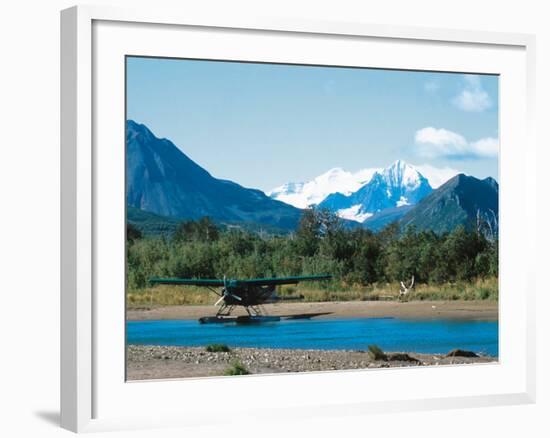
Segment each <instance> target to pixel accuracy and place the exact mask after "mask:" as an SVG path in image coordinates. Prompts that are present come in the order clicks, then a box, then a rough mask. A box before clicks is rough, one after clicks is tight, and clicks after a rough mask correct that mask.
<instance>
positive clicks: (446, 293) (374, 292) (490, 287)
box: [127, 277, 498, 309]
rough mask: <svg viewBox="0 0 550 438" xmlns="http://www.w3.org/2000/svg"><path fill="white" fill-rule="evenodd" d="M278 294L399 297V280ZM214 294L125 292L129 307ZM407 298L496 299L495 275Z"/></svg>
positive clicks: (168, 289)
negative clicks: (397, 281) (396, 281)
mask: <svg viewBox="0 0 550 438" xmlns="http://www.w3.org/2000/svg"><path fill="white" fill-rule="evenodd" d="M279 295H280V296H281V297H285V296H296V295H303V297H304V298H303V300H302V301H304V302H320V301H377V300H395V301H397V300H399V284H397V283H377V284H372V285H369V286H359V285H346V284H340V285H338V284H336V285H331V286H330V287H327V288H324V287H321V286H320V285H319V284H315V283H305V282H304V283H301V284H299V285H298V286H284V287H281V288H280V289H279ZM218 298H219V297H218V296H216V295H214V294H213V293H211V292H209V291H208V289H205V288H199V287H192V286H189V287H181V286H172V285H161V286H156V287H154V288H146V289H136V290H130V291H128V294H127V305H128V308H129V309H141V308H150V307H153V306H172V305H201V304H202V305H209V304H214V303H215V302H216V301H217V300H218ZM407 300H409V301H423V300H433V301H443V300H444V301H454V300H467V301H471V300H488V301H497V300H498V279H497V278H494V277H493V278H486V279H478V280H476V281H473V282H455V283H444V284H418V285H417V286H416V287H415V289H414V290H413V291H412V292H411V293H410V294H409V295H408V296H407Z"/></svg>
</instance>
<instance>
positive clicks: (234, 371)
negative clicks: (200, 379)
mask: <svg viewBox="0 0 550 438" xmlns="http://www.w3.org/2000/svg"><path fill="white" fill-rule="evenodd" d="M223 374H224V375H225V376H244V375H246V374H250V371H248V370H247V369H246V368H245V367H244V365H243V364H242V363H240V362H239V361H235V362H233V363H232V364H231V366H230V367H229V368H227V369H226V370H225V371H224V373H223Z"/></svg>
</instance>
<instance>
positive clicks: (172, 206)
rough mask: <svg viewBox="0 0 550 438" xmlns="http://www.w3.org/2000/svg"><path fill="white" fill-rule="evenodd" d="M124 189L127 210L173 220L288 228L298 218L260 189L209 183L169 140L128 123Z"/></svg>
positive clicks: (211, 179) (218, 181) (214, 180)
mask: <svg viewBox="0 0 550 438" xmlns="http://www.w3.org/2000/svg"><path fill="white" fill-rule="evenodd" d="M126 184H127V185H126V199H127V204H128V205H129V206H131V207H135V208H138V209H140V210H144V211H148V212H151V213H156V214H158V215H162V216H169V217H173V218H179V219H198V218H201V217H204V216H209V217H211V218H212V219H213V220H216V221H218V222H243V223H246V222H254V223H259V224H267V225H273V226H276V227H279V228H283V229H294V228H295V227H296V225H297V223H298V220H299V218H300V215H301V212H300V210H299V209H297V208H295V207H292V206H290V205H288V204H285V203H283V202H280V201H277V200H274V199H271V198H269V197H268V196H266V195H265V194H264V193H263V192H261V191H260V190H255V189H248V188H245V187H242V186H240V185H239V184H236V183H234V182H232V181H226V180H221V179H217V178H214V177H213V176H212V175H210V174H209V173H208V172H207V171H206V170H205V169H203V168H202V167H200V166H199V165H197V164H196V163H195V162H193V161H192V160H191V159H190V158H189V157H187V156H186V155H185V154H184V153H183V152H181V151H180V150H179V149H178V148H177V147H176V146H175V145H174V144H173V143H172V142H171V141H169V140H167V139H159V138H157V137H155V135H154V134H153V133H152V132H151V131H150V130H149V129H148V128H147V127H146V126H145V125H141V124H138V123H135V122H134V121H132V120H128V121H127V124H126Z"/></svg>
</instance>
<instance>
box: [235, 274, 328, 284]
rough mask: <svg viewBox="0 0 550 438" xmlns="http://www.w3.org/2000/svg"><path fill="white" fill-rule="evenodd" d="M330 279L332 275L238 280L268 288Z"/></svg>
mask: <svg viewBox="0 0 550 438" xmlns="http://www.w3.org/2000/svg"><path fill="white" fill-rule="evenodd" d="M331 278H332V275H306V276H298V277H279V278H254V279H252V280H240V281H239V283H246V284H251V285H256V286H268V285H272V284H298V283H299V282H301V281H319V280H330V279H331Z"/></svg>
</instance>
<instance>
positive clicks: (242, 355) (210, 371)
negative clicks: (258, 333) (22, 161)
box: [127, 345, 498, 381]
mask: <svg viewBox="0 0 550 438" xmlns="http://www.w3.org/2000/svg"><path fill="white" fill-rule="evenodd" d="M387 354H388V356H390V357H391V355H392V354H400V356H399V357H396V358H394V359H391V358H390V359H389V360H374V359H373V358H372V357H371V356H370V354H369V353H368V352H366V351H362V350H304V349H273V348H234V349H231V351H230V352H207V351H206V350H205V349H204V347H171V346H145V345H128V346H127V380H129V381H132V380H133V381H135V380H154V379H178V378H196V377H214V376H218V377H219V376H224V375H225V372H226V371H227V370H228V368H230V367H231V366H232V364H235V363H239V364H240V365H241V366H243V367H244V368H245V369H246V370H247V371H248V372H249V373H250V374H281V373H296V372H319V371H342V370H365V369H381V368H399V367H419V366H448V365H464V364H488V363H497V362H498V357H491V356H478V357H448V356H446V355H445V354H423V353H405V354H404V355H403V353H389V352H388V353H387ZM403 356H408V358H407V357H403Z"/></svg>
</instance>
